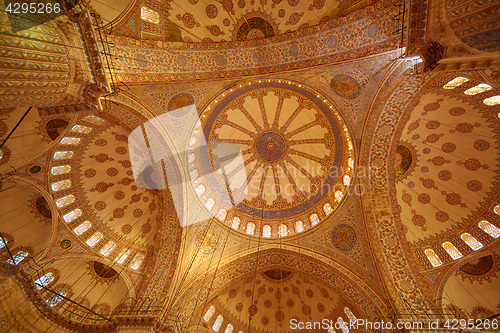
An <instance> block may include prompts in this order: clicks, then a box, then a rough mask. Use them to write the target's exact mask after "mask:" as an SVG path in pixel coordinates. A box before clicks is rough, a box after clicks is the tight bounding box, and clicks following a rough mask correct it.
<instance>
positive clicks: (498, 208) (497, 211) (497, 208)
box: [493, 205, 500, 215]
mask: <svg viewBox="0 0 500 333" xmlns="http://www.w3.org/2000/svg"><path fill="white" fill-rule="evenodd" d="M493 211H494V212H495V214H497V215H500V205H496V206H495V207H493Z"/></svg>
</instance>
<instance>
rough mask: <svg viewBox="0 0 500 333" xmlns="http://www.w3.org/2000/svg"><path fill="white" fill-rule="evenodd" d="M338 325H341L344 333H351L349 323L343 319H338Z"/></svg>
mask: <svg viewBox="0 0 500 333" xmlns="http://www.w3.org/2000/svg"><path fill="white" fill-rule="evenodd" d="M337 323H339V325H340V328H341V329H342V332H343V333H349V327H347V323H346V322H345V321H344V319H342V318H341V317H338V318H337Z"/></svg>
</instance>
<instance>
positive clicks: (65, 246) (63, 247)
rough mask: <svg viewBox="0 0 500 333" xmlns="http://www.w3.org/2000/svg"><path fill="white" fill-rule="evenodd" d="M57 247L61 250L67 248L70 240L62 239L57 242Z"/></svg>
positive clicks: (69, 245)
mask: <svg viewBox="0 0 500 333" xmlns="http://www.w3.org/2000/svg"><path fill="white" fill-rule="evenodd" d="M59 247H60V248H61V249H63V250H67V249H69V248H70V247H71V241H70V240H69V239H63V240H62V241H61V242H60V243H59Z"/></svg>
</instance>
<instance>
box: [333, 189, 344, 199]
mask: <svg viewBox="0 0 500 333" xmlns="http://www.w3.org/2000/svg"><path fill="white" fill-rule="evenodd" d="M343 195H344V194H343V193H342V191H341V190H337V191H335V194H334V196H335V200H337V201H338V202H340V200H342V196H343Z"/></svg>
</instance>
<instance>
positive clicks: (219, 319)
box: [212, 315, 224, 332]
mask: <svg viewBox="0 0 500 333" xmlns="http://www.w3.org/2000/svg"><path fill="white" fill-rule="evenodd" d="M223 320H224V318H223V317H222V316H221V315H219V316H218V317H217V319H216V320H215V323H214V325H213V326H212V329H213V330H214V331H215V332H219V328H220V326H221V325H222V321H223Z"/></svg>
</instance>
